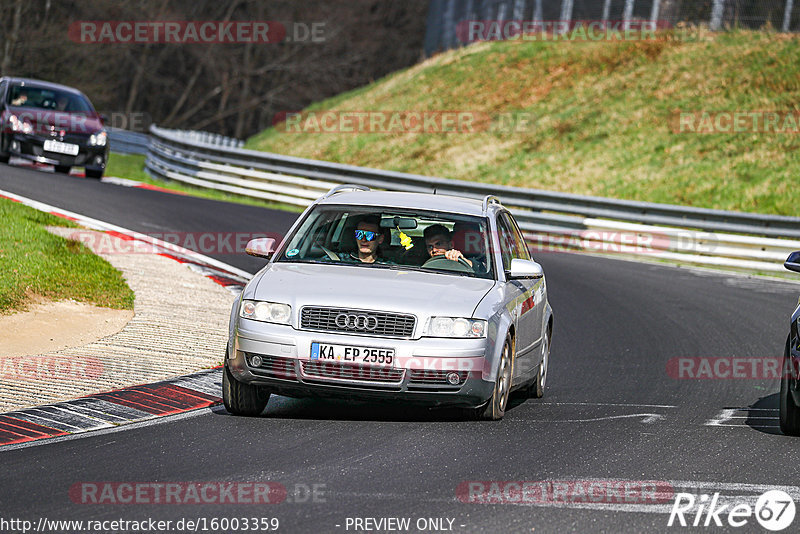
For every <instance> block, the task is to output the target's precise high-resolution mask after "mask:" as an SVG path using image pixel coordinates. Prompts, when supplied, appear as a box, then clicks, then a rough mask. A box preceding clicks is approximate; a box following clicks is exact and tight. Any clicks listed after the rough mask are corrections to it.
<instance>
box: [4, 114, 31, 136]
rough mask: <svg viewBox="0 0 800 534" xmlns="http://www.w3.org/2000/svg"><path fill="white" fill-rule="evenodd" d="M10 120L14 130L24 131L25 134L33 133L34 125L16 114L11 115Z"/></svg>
mask: <svg viewBox="0 0 800 534" xmlns="http://www.w3.org/2000/svg"><path fill="white" fill-rule="evenodd" d="M8 122H9V123H10V124H11V131H12V132H22V133H24V134H30V133H33V125H31V123H30V122H28V121H21V120H19V117H17V116H16V115H13V114H12V115H9V116H8Z"/></svg>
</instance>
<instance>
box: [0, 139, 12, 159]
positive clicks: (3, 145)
mask: <svg viewBox="0 0 800 534" xmlns="http://www.w3.org/2000/svg"><path fill="white" fill-rule="evenodd" d="M7 148H8V141H7V140H6V138H5V136H0V163H6V164H7V163H8V160H10V159H11V154H10V153H9V152H4V151H3V150H4V149H7Z"/></svg>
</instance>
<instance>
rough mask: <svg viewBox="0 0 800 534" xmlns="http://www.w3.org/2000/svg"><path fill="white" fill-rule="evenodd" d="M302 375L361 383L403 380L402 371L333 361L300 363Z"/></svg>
mask: <svg viewBox="0 0 800 534" xmlns="http://www.w3.org/2000/svg"><path fill="white" fill-rule="evenodd" d="M301 365H302V366H303V374H304V375H306V376H314V377H317V378H335V379H340V380H355V381H361V382H400V381H401V380H403V371H404V370H403V369H395V368H392V367H390V368H386V367H371V366H369V365H355V364H351V363H340V362H334V361H324V362H321V361H319V360H310V361H304V362H302V363H301Z"/></svg>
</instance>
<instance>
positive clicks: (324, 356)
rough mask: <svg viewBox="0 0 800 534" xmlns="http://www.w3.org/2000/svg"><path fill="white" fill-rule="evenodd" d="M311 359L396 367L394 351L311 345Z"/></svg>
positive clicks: (347, 346) (320, 344) (348, 346)
mask: <svg viewBox="0 0 800 534" xmlns="http://www.w3.org/2000/svg"><path fill="white" fill-rule="evenodd" d="M311 359H312V360H320V361H335V362H342V363H359V364H364V365H370V366H373V367H394V349H379V348H375V347H353V346H350V345H329V344H327V343H311Z"/></svg>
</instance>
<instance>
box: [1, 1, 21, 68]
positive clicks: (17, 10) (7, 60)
mask: <svg viewBox="0 0 800 534" xmlns="http://www.w3.org/2000/svg"><path fill="white" fill-rule="evenodd" d="M21 19H22V0H17V3H16V4H14V19H13V22H12V23H11V35H9V36H8V38H7V39H6V45H5V47H4V48H3V63H2V65H0V73H2V75H3V76H7V75H8V74H9V72H8V69H9V68H10V67H11V56H12V55H13V53H14V48H15V47H16V45H17V39H18V38H19V25H20V20H21Z"/></svg>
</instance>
